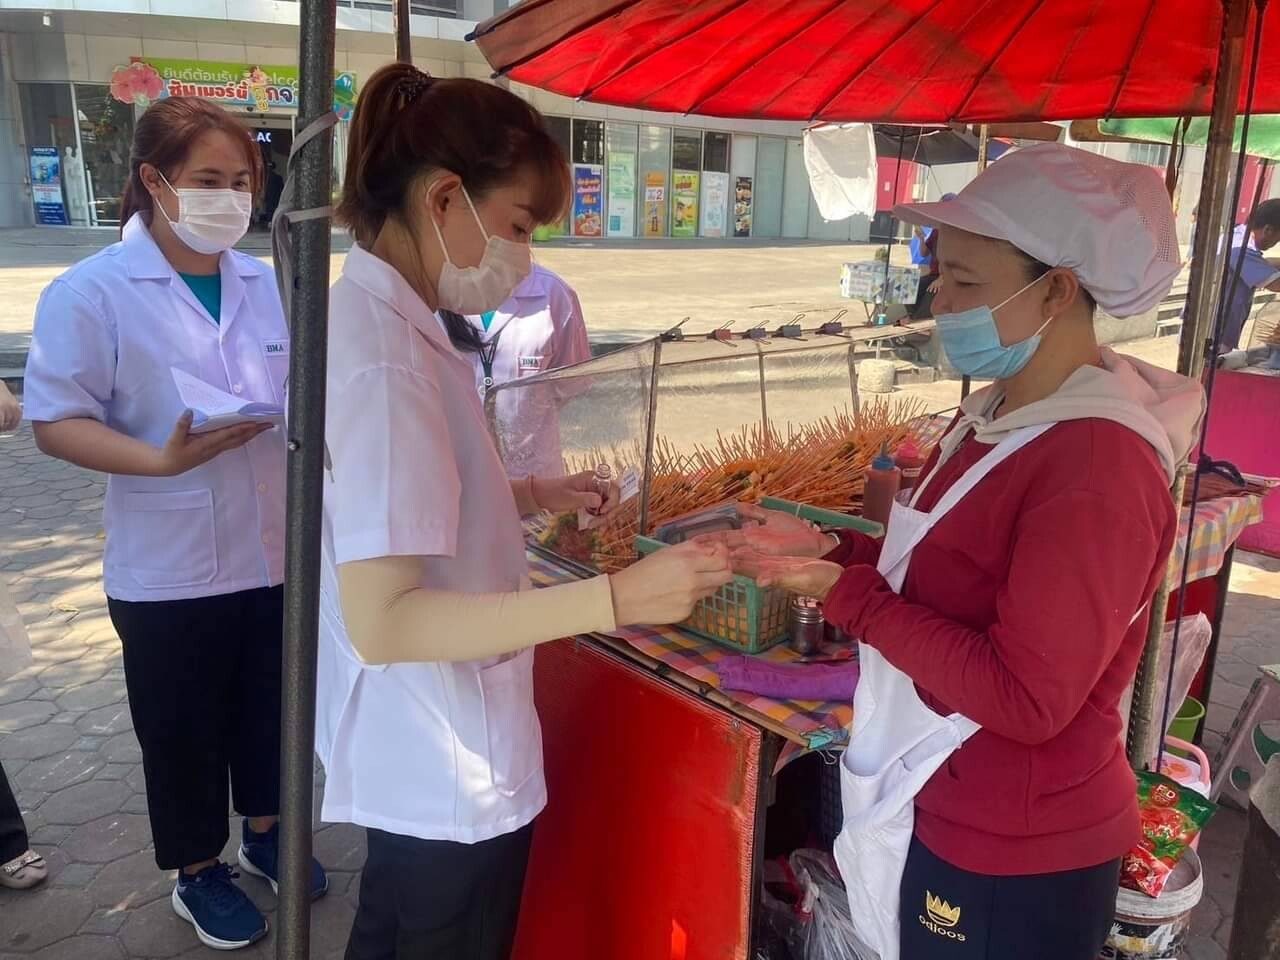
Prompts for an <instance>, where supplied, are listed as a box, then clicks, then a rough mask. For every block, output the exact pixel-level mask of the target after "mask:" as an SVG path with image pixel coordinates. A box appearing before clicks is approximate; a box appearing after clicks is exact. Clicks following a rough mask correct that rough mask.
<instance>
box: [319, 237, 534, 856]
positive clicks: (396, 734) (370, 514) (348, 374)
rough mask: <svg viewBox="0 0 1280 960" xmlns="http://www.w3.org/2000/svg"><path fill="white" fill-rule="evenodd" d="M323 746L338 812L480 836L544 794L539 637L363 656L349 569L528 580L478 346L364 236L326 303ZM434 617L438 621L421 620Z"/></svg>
mask: <svg viewBox="0 0 1280 960" xmlns="http://www.w3.org/2000/svg"><path fill="white" fill-rule="evenodd" d="M329 316H330V320H329V324H330V326H329V370H328V413H327V420H326V424H325V440H326V444H327V446H328V449H329V459H330V462H331V465H332V466H331V469H330V470H329V473H328V476H327V478H326V483H325V495H324V526H323V534H322V536H323V541H322V543H323V546H322V558H321V599H320V651H319V677H318V679H319V682H318V688H317V689H318V703H317V708H316V750H317V752H318V753H319V755H320V759H321V762H322V763H323V764H324V767H325V792H324V805H323V808H322V811H321V816H322V818H323V819H324V820H326V821H328V822H346V823H356V824H360V825H361V826H365V827H373V828H376V829H379V830H384V831H388V832H391V833H396V834H400V835H402V836H411V837H418V838H421V839H425V840H451V841H457V842H461V843H477V842H480V841H484V840H489V839H492V838H494V837H497V836H501V835H503V834H506V833H511V832H513V831H515V830H518V829H520V828H521V827H523V826H525V825H526V824H528V823H529V822H530V821H532V820H533V818H534V817H535V816H536V815H537V814H538V812H539V811H541V809H542V807H543V806H544V804H545V803H546V786H545V783H544V781H543V776H542V735H541V732H540V730H539V725H538V717H537V714H536V713H535V711H534V706H533V651H531V650H526V651H523V652H521V653H518V654H515V655H512V656H508V657H500V658H493V659H489V660H483V661H474V662H465V663H399V664H392V665H390V666H368V665H365V664H363V663H362V662H361V661H360V659H359V658H358V657H357V655H356V653H355V651H354V649H353V647H352V645H351V640H350V638H349V637H348V635H347V630H346V626H345V624H344V623H343V619H342V607H341V603H340V601H339V596H338V578H337V570H338V565H339V564H343V563H349V562H353V561H357V560H366V559H372V558H376V557H387V556H422V557H424V558H425V559H424V562H423V564H424V565H423V585H424V586H428V587H434V588H436V589H441V590H450V591H461V592H472V593H488V592H509V591H513V590H520V589H527V588H528V587H529V579H528V564H527V561H526V559H525V553H524V540H523V536H522V532H521V526H520V517H519V515H518V513H517V510H516V506H515V500H514V498H513V497H512V495H511V486H510V482H509V481H508V479H507V476H506V474H505V472H504V471H503V469H502V463H501V462H500V461H499V459H498V455H497V452H496V450H495V449H494V446H493V442H492V440H491V439H490V437H489V433H488V430H487V429H486V426H485V419H484V412H483V410H482V409H481V404H480V397H479V395H478V394H477V393H476V389H475V378H474V375H473V372H472V368H471V360H470V358H468V357H465V356H463V355H462V354H460V353H459V352H458V351H456V350H455V349H454V348H453V345H452V344H451V343H450V342H449V339H448V336H447V335H446V334H445V331H444V327H443V325H442V324H441V323H440V321H439V319H438V318H437V317H436V316H435V315H434V314H433V313H432V312H431V311H430V310H429V309H428V308H427V306H426V305H425V304H424V303H423V302H422V300H421V299H419V297H418V296H417V294H416V293H414V291H413V290H412V288H411V287H410V286H409V285H408V283H407V282H406V281H405V280H404V278H403V277H401V276H400V274H399V273H397V272H396V271H395V270H394V269H393V268H392V267H390V266H388V265H387V264H386V263H384V262H383V261H382V260H379V259H378V258H377V257H374V256H373V255H372V254H370V253H366V252H365V251H364V250H362V249H360V248H358V247H357V248H354V249H353V250H352V251H351V253H350V254H348V256H347V260H346V264H345V265H344V267H343V271H342V277H341V279H339V280H338V282H337V283H336V284H335V285H334V287H333V290H332V292H331V294H330V302H329ZM422 627H423V629H430V624H423V625H422Z"/></svg>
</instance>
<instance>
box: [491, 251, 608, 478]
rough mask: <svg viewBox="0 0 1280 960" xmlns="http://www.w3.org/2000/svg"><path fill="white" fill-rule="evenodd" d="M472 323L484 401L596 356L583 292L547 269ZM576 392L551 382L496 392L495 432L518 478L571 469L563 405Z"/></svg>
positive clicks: (537, 267) (536, 269)
mask: <svg viewBox="0 0 1280 960" xmlns="http://www.w3.org/2000/svg"><path fill="white" fill-rule="evenodd" d="M468 319H469V320H470V321H471V324H472V326H474V327H476V331H477V333H478V334H479V335H480V337H481V340H482V343H481V344H480V347H479V349H478V350H477V351H476V352H475V353H474V354H473V355H472V362H473V364H474V366H475V371H476V387H477V389H478V390H479V391H480V396H481V397H482V398H486V397H487V395H488V393H489V391H490V390H492V389H493V388H494V387H497V386H500V385H501V384H504V383H510V382H511V381H513V380H522V379H524V378H526V377H535V376H537V375H538V374H540V373H542V372H543V371H546V370H556V369H558V368H560V367H567V366H571V365H572V364H575V363H582V362H583V361H584V360H590V359H591V345H590V343H589V342H588V340H587V325H586V323H585V322H584V321H583V319H582V304H581V303H580V302H579V301H578V295H577V293H575V292H574V289H573V288H572V287H571V286H569V284H567V283H565V282H564V280H563V279H561V278H560V277H559V276H557V275H556V274H554V273H552V272H551V271H550V270H548V269H547V268H546V267H544V266H541V265H540V264H536V263H535V264H534V265H533V270H532V271H531V272H530V273H529V276H527V277H525V279H524V280H523V281H522V282H521V284H520V286H518V287H516V290H515V293H513V294H512V295H511V298H510V299H509V300H508V301H507V302H506V303H504V304H503V305H502V306H501V307H499V308H498V309H497V310H491V311H489V312H487V313H483V314H481V315H480V316H476V317H468ZM572 390H573V388H572V387H571V386H569V385H568V384H566V383H557V384H552V383H547V384H538V385H536V386H532V387H524V388H520V389H509V390H500V391H498V392H497V393H496V394H495V395H494V398H493V411H492V421H493V427H494V430H495V432H496V433H497V435H498V438H499V443H498V448H499V450H500V451H501V453H502V461H503V463H504V464H506V467H507V473H508V474H509V475H510V476H513V477H524V476H528V475H529V474H532V475H534V476H536V477H548V476H555V475H556V474H559V473H563V472H564V460H563V455H562V453H561V449H560V408H561V406H562V405H563V404H564V403H565V401H567V400H568V399H569V398H570V397H571V396H572ZM487 412H488V406H487V403H486V413H487Z"/></svg>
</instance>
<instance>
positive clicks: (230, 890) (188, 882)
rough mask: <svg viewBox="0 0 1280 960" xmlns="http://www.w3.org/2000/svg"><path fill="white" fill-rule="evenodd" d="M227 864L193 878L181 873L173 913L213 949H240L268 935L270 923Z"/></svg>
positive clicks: (215, 866) (214, 867)
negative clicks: (240, 885)
mask: <svg viewBox="0 0 1280 960" xmlns="http://www.w3.org/2000/svg"><path fill="white" fill-rule="evenodd" d="M238 876H239V874H238V873H234V872H232V870H231V868H230V867H229V866H227V865H226V864H225V863H216V864H214V865H213V866H212V867H205V868H204V869H203V870H201V871H200V872H199V873H197V874H196V875H195V876H194V877H188V876H186V875H185V874H183V873H182V872H181V871H179V872H178V883H177V886H175V887H174V888H173V897H172V903H173V912H174V913H176V914H177V915H178V916H180V917H181V918H182V919H183V920H185V921H187V923H189V924H191V925H192V926H193V927H195V928H196V936H197V937H199V938H200V942H201V943H203V944H204V945H205V946H206V947H212V948H213V949H214V950H239V949H240V948H241V947H247V946H249V944H251V943H255V942H256V941H258V940H261V939H262V938H263V937H265V936H266V935H267V920H266V918H265V917H264V916H263V915H262V914H261V913H260V912H259V911H258V908H257V907H255V906H254V905H253V901H252V900H250V899H249V898H248V897H247V896H245V893H244V891H243V890H241V889H240V888H239V887H237V886H236V885H235V884H234V883H232V882H231V881H232V880H234V879H235V878H236V877H238Z"/></svg>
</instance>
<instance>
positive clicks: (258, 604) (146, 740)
mask: <svg viewBox="0 0 1280 960" xmlns="http://www.w3.org/2000/svg"><path fill="white" fill-rule="evenodd" d="M107 603H108V609H109V610H110V613H111V622H112V623H113V624H114V625H115V628H116V633H118V634H119V635H120V641H121V644H122V646H123V649H124V677H125V685H126V686H127V687H128V690H129V711H130V713H131V714H132V715H133V728H134V732H135V733H136V734H137V736H138V743H139V744H140V745H141V747H142V768H143V772H144V774H145V775H146V780H147V812H148V814H149V815H150V817H151V833H152V836H153V838H154V840H155V845H156V863H157V864H159V866H160V869H162V870H175V869H177V868H179V867H183V866H187V865H189V864H193V863H200V862H201V861H203V860H208V859H211V858H213V857H216V856H218V855H219V854H220V853H221V852H222V848H223V847H224V846H226V843H227V836H228V829H227V799H228V797H227V778H228V774H229V775H230V781H231V792H232V797H233V799H234V802H235V809H236V811H237V812H239V813H240V814H242V815H244V816H246V817H267V816H274V815H275V814H277V813H279V812H280V654H281V649H280V648H281V639H282V633H283V629H284V588H283V587H270V588H267V587H264V588H262V589H259V590H246V591H243V592H241V593H230V594H225V595H223V596H218V597H201V598H197V599H193V600H172V601H160V602H154V603H126V602H123V601H120V600H111V599H108V601H107Z"/></svg>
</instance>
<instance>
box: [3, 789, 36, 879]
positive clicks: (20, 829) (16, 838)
mask: <svg viewBox="0 0 1280 960" xmlns="http://www.w3.org/2000/svg"><path fill="white" fill-rule="evenodd" d="M28 849H30V844H29V843H28V841H27V825H26V824H25V823H23V822H22V811H21V810H20V809H18V800H17V798H16V797H15V796H14V795H13V788H12V787H10V786H9V778H8V777H6V776H5V773H4V767H0V864H6V863H8V862H9V861H10V860H15V859H17V858H18V857H20V856H22V855H23V854H24V853H26V852H27V850H28Z"/></svg>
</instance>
